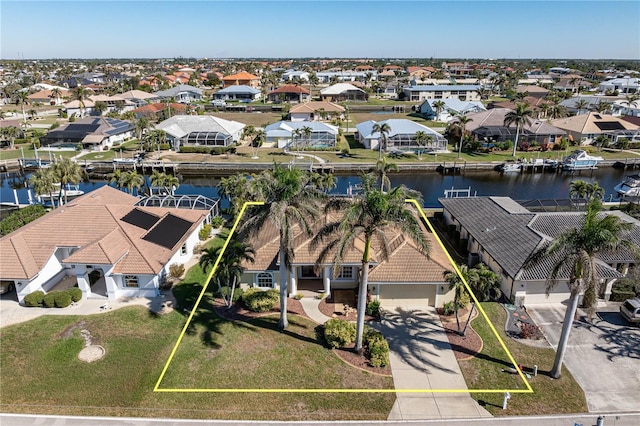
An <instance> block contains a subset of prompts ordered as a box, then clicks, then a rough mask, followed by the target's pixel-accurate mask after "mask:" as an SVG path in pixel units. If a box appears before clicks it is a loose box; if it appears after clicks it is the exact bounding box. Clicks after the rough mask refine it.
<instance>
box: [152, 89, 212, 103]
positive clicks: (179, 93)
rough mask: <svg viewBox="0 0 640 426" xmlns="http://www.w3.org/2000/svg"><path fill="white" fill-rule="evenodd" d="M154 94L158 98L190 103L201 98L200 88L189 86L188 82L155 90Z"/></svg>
mask: <svg viewBox="0 0 640 426" xmlns="http://www.w3.org/2000/svg"><path fill="white" fill-rule="evenodd" d="M155 95H156V96H157V97H159V98H160V99H167V100H172V101H173V102H178V103H181V104H190V103H191V102H196V101H199V100H201V99H202V89H198V88H197V87H193V86H190V85H188V84H181V85H179V86H176V87H172V88H170V89H167V90H161V91H159V92H156V93H155Z"/></svg>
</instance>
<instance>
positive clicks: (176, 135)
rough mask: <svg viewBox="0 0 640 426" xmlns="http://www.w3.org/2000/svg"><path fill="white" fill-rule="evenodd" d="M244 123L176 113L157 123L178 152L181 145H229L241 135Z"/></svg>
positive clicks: (157, 127)
mask: <svg viewBox="0 0 640 426" xmlns="http://www.w3.org/2000/svg"><path fill="white" fill-rule="evenodd" d="M244 128H245V125H244V124H242V123H239V122H237V121H231V120H225V119H224V118H219V117H214V116H212V115H176V116H174V117H171V118H169V119H167V120H164V121H162V122H161V123H158V125H157V126H156V129H159V130H164V131H165V132H166V133H167V140H168V141H169V142H170V143H171V144H172V147H173V149H174V150H175V151H176V152H178V151H180V147H181V146H211V147H216V146H229V145H231V144H234V143H237V142H238V141H240V138H241V137H242V129H244Z"/></svg>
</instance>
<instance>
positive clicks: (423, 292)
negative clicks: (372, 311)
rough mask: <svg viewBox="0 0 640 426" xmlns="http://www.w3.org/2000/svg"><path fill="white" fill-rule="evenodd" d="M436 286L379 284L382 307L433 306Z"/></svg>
mask: <svg viewBox="0 0 640 426" xmlns="http://www.w3.org/2000/svg"><path fill="white" fill-rule="evenodd" d="M435 302H436V286H434V285H424V284H422V285H419V284H387V285H381V286H380V305H381V306H382V307H383V308H387V309H393V308H397V307H425V306H435Z"/></svg>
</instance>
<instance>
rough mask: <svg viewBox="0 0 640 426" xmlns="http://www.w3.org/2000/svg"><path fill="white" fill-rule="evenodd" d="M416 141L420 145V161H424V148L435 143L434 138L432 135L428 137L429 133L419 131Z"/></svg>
mask: <svg viewBox="0 0 640 426" xmlns="http://www.w3.org/2000/svg"><path fill="white" fill-rule="evenodd" d="M415 141H416V144H417V145H418V160H422V147H424V146H426V145H428V144H430V143H431V141H433V137H431V135H428V134H427V132H423V131H422V130H418V131H417V132H416V134H415Z"/></svg>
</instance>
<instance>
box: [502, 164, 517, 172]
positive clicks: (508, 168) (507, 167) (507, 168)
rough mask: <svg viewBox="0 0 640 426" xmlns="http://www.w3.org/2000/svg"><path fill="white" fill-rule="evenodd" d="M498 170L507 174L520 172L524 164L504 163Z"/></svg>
mask: <svg viewBox="0 0 640 426" xmlns="http://www.w3.org/2000/svg"><path fill="white" fill-rule="evenodd" d="M498 170H499V171H501V172H502V173H507V172H519V171H520V170H522V164H520V163H503V164H500V166H498Z"/></svg>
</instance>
